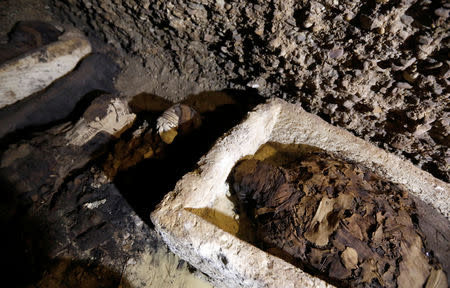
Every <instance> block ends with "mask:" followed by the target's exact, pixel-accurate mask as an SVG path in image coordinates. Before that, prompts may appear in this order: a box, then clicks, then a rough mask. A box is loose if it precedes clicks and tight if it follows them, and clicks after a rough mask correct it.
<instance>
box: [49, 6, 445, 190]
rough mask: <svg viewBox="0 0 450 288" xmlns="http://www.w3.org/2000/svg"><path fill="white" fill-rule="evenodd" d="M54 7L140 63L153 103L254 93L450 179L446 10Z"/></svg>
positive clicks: (386, 8)
mask: <svg viewBox="0 0 450 288" xmlns="http://www.w3.org/2000/svg"><path fill="white" fill-rule="evenodd" d="M53 3H54V6H55V11H57V12H58V13H60V15H63V16H64V17H65V18H70V19H71V21H72V22H73V23H76V24H78V25H79V24H85V25H86V26H88V27H90V28H91V29H94V30H95V31H97V33H98V34H99V35H101V36H103V37H104V39H105V40H106V41H107V43H108V45H112V46H115V47H118V48H121V49H123V50H125V51H127V52H129V53H131V54H133V55H136V56H137V57H138V58H140V59H141V61H142V62H143V63H145V64H146V65H147V68H146V69H147V70H148V72H149V74H148V75H149V76H148V77H147V81H137V80H135V82H134V83H139V84H140V86H145V83H151V85H150V86H151V87H150V88H148V89H149V90H150V91H148V92H158V93H155V94H157V95H160V96H164V97H168V98H171V99H172V100H175V99H177V98H180V95H187V94H190V93H192V91H195V89H200V88H203V89H209V90H217V88H225V87H243V86H249V87H253V88H256V89H258V91H259V92H260V93H261V94H263V95H266V96H269V95H270V96H279V97H283V98H286V99H288V100H290V101H298V102H300V103H301V104H302V105H303V107H304V108H305V109H306V110H307V111H310V112H312V113H314V114H317V115H319V116H320V117H322V118H323V119H325V120H326V121H328V122H330V123H332V124H336V125H338V126H341V127H344V128H346V129H348V130H350V131H352V132H353V133H354V134H356V135H358V136H360V137H363V138H364V139H366V140H369V141H371V142H374V143H377V144H378V145H379V146H381V147H383V148H385V149H387V150H389V151H391V152H394V153H395V154H397V155H402V156H403V157H406V158H407V159H409V160H410V161H412V162H413V163H414V164H416V165H417V166H419V167H421V168H422V169H424V170H427V171H429V172H431V173H432V174H433V175H435V176H436V177H438V178H440V179H443V180H445V181H449V179H450V178H449V167H448V162H449V150H448V143H450V140H449V135H448V133H449V126H450V125H449V112H448V110H447V109H446V108H445V107H448V105H449V101H450V100H449V97H448V88H447V87H448V81H449V80H448V77H449V75H450V74H449V72H448V68H449V62H448V50H447V48H446V47H448V39H449V21H448V16H449V8H450V6H449V4H448V3H446V1H443V0H437V1H430V0H401V1H393V0H384V1H381V0H380V1H378V0H377V1H375V0H372V1H335V0H320V1H315V0H301V1H293V0H288V1H285V0H274V1H263V0H257V1H237V0H231V1H223V0H215V1H213V0H186V1H175V0H169V1H161V0H158V1H148V0H123V1H106V0H94V1H84V0H66V1H53ZM67 16H69V17H67ZM133 78H139V77H133ZM119 82H120V81H119ZM124 82H126V81H124ZM138 86H139V85H138ZM142 89H143V88H142Z"/></svg>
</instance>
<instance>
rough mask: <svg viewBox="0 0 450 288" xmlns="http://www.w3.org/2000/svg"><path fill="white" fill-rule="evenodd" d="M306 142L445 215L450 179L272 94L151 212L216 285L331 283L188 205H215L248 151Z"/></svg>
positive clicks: (172, 243)
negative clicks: (360, 166)
mask: <svg viewBox="0 0 450 288" xmlns="http://www.w3.org/2000/svg"><path fill="white" fill-rule="evenodd" d="M270 141H272V142H279V143H283V144H307V145H311V146H315V147H318V148H321V149H323V150H325V151H328V152H331V153H337V154H338V155H340V156H342V157H344V158H346V159H349V160H351V161H354V162H356V163H361V164H363V165H364V166H366V167H368V168H369V169H372V170H373V171H375V172H376V173H378V174H379V175H380V176H382V177H384V178H385V179H387V180H390V181H392V182H394V183H399V184H402V185H404V187H405V188H407V189H408V190H409V191H410V192H411V193H412V194H414V195H415V196H417V197H418V198H420V199H422V200H423V201H424V202H425V203H428V204H431V205H432V206H433V207H434V208H435V209H436V210H437V211H439V212H440V213H441V214H442V215H444V216H445V217H446V218H447V220H448V219H449V213H450V209H449V206H450V184H448V183H445V182H444V181H441V180H439V179H436V178H434V177H433V176H432V175H431V174H430V173H428V172H425V171H423V170H421V169H419V168H417V167H416V166H414V165H413V164H411V163H410V162H408V161H405V160H402V159H401V158H399V157H397V156H395V155H393V154H390V153H387V152H386V151H384V150H382V149H380V148H378V147H375V146H374V145H372V144H370V143H369V142H367V141H364V140H362V139H360V138H358V137H356V136H354V135H353V134H351V133H350V132H348V131H346V130H344V129H342V128H339V127H335V126H333V125H331V124H329V123H327V122H325V121H324V120H322V119H321V118H319V117H318V116H315V115H313V114H310V113H308V112H306V111H305V110H304V109H302V107H301V106H300V105H299V104H291V103H288V102H285V101H283V100H281V99H270V100H268V101H267V103H265V104H261V105H259V106H257V107H256V108H255V110H254V111H252V112H250V113H249V114H248V116H247V118H246V119H245V120H244V121H243V122H241V123H240V124H239V125H237V126H235V127H234V128H233V129H232V130H231V131H230V132H228V133H227V134H226V135H224V136H223V137H222V138H220V139H219V140H218V141H217V142H216V144H215V145H214V146H213V147H212V148H211V150H210V151H209V152H208V153H207V154H206V155H205V156H203V157H202V158H201V159H200V161H199V163H198V164H199V168H198V169H197V170H196V171H193V172H190V173H188V174H186V175H185V176H184V177H183V178H182V179H181V180H180V181H178V183H177V184H176V186H175V189H174V190H173V191H171V192H170V193H168V194H167V195H166V196H165V198H164V199H163V201H162V202H161V203H160V204H159V205H158V207H157V208H156V210H155V211H154V212H153V213H152V214H151V219H152V221H153V223H154V224H155V229H156V230H157V231H158V232H159V233H160V234H161V235H162V238H163V239H164V241H165V242H166V243H167V244H168V246H169V248H170V249H171V250H172V251H173V252H174V253H176V254H178V255H179V256H180V257H181V258H183V259H185V260H187V261H188V262H190V263H191V264H192V265H193V266H194V267H196V268H197V269H199V270H201V271H202V272H204V273H206V274H207V275H209V276H210V277H211V280H212V282H213V284H214V285H216V286H217V287H333V286H332V285H330V284H327V283H326V282H324V281H322V280H320V279H318V278H316V277H313V276H311V275H309V274H307V273H305V272H303V271H302V270H300V269H299V268H297V267H295V266H293V265H291V264H289V263H287V262H285V261H283V260H281V259H280V258H277V257H275V256H272V255H270V254H267V253H266V252H264V251H262V250H260V249H258V248H257V247H255V246H253V245H251V244H249V243H247V242H245V241H243V240H241V239H239V238H237V237H235V236H234V235H232V234H230V233H227V232H225V231H224V230H222V229H220V228H219V227H217V226H216V225H214V224H211V223H209V222H207V221H206V220H204V219H203V218H202V217H200V216H197V215H195V214H193V213H191V212H189V211H187V210H186V209H185V208H205V207H210V208H214V205H217V199H220V197H224V194H226V193H227V191H228V187H227V184H226V178H227V177H228V174H229V172H230V171H231V169H232V167H233V166H234V164H235V163H236V162H237V161H238V160H239V159H240V158H242V157H243V156H246V155H252V154H254V153H255V152H256V151H257V149H258V148H259V147H260V146H261V145H263V144H264V143H266V142H270Z"/></svg>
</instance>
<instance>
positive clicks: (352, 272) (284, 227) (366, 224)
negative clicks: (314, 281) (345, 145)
mask: <svg viewBox="0 0 450 288" xmlns="http://www.w3.org/2000/svg"><path fill="white" fill-rule="evenodd" d="M230 178H231V182H232V186H233V189H234V191H235V193H236V195H237V198H238V199H239V200H240V203H241V204H242V205H241V206H242V207H243V208H244V209H245V211H246V213H247V214H248V215H249V216H250V218H251V219H252V221H253V224H254V226H255V227H256V231H257V232H256V235H257V236H256V237H257V241H259V242H260V243H261V245H262V247H263V249H265V250H266V251H268V252H270V253H272V254H275V255H277V256H280V257H282V258H284V259H286V260H288V261H290V262H292V263H294V264H296V265H299V266H301V267H302V268H303V269H304V270H305V271H308V272H310V273H312V274H315V275H317V276H319V277H322V278H325V279H326V280H328V281H330V282H331V283H333V284H336V285H338V286H351V287H369V286H370V287H408V288H412V287H424V285H426V287H447V278H446V275H445V273H444V272H443V270H442V268H441V266H440V264H439V263H438V261H437V259H436V257H433V256H432V254H433V253H430V251H429V250H427V248H426V246H425V244H426V241H425V236H424V235H423V233H422V232H421V231H420V229H419V227H418V226H419V225H418V221H419V219H418V217H417V211H416V205H415V203H414V201H413V200H412V199H411V197H409V196H408V193H407V191H406V190H404V189H402V188H401V187H399V186H398V185H395V184H392V183H389V182H387V181H384V180H382V179H381V178H379V177H378V176H377V175H375V174H373V173H372V172H370V171H368V170H367V169H365V168H362V167H359V166H357V165H354V164H351V163H346V162H344V161H341V160H338V159H335V158H332V157H330V156H329V155H326V154H324V153H319V152H317V153H310V154H309V156H308V157H303V158H302V159H299V160H298V161H291V162H290V163H287V164H283V165H276V164H275V163H273V162H270V161H259V160H254V159H250V160H243V161H241V162H240V163H238V165H237V166H236V167H235V168H234V170H233V172H232V174H231V177H230Z"/></svg>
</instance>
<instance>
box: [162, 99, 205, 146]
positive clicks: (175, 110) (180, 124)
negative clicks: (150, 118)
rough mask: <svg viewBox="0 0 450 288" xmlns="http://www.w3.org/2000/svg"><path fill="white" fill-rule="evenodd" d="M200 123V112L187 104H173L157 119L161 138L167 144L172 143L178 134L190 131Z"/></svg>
mask: <svg viewBox="0 0 450 288" xmlns="http://www.w3.org/2000/svg"><path fill="white" fill-rule="evenodd" d="M200 125H201V118H200V114H199V113H197V111H195V109H194V108H192V107H190V106H188V105H185V104H175V105H173V106H172V107H170V108H169V109H167V110H166V111H164V113H163V114H162V115H161V116H160V117H159V118H158V120H157V121H156V129H157V131H158V133H159V135H160V136H161V139H162V140H163V141H164V142H165V143H167V144H170V143H172V141H173V139H174V138H175V136H176V135H177V134H179V133H180V134H185V133H189V132H190V131H192V130H193V129H196V128H198V127H199V126H200Z"/></svg>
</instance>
